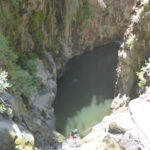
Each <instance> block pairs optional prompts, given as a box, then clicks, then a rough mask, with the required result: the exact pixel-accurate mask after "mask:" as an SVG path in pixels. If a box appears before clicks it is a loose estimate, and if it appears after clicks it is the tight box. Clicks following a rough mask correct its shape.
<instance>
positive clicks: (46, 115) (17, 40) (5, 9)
mask: <svg viewBox="0 0 150 150" xmlns="http://www.w3.org/2000/svg"><path fill="white" fill-rule="evenodd" d="M134 4H135V0H126V1H124V0H118V1H116V0H111V1H110V0H105V1H103V0H72V1H71V0H62V1H61V2H60V1H55V0H20V1H16V0H11V1H8V0H6V1H0V18H1V22H0V27H1V30H2V32H3V34H4V35H5V36H6V37H8V41H9V46H10V47H13V48H12V49H13V53H11V54H15V56H16V58H15V60H13V65H14V64H15V65H18V66H17V69H20V68H21V71H23V74H24V75H23V76H22V77H23V78H22V79H24V78H27V79H29V78H31V80H30V82H31V81H35V78H36V77H38V84H36V85H34V86H33V84H32V89H33V91H34V92H32V93H31V95H30V100H29V98H28V96H29V95H28V93H29V91H28V88H29V87H30V86H31V83H30V82H28V80H25V82H23V83H27V85H26V87H23V88H22V85H23V83H22V79H21V80H19V79H18V78H16V77H15V75H12V77H11V79H12V80H15V81H19V84H17V85H16V87H17V90H18V91H12V93H15V94H17V93H18V92H19V93H21V94H19V95H20V98H21V99H22V102H21V104H20V105H19V106H18V107H19V108H20V109H19V112H18V114H16V115H14V116H13V119H14V120H16V121H18V122H24V123H23V124H24V126H25V127H26V128H27V129H28V130H30V131H31V132H32V133H33V134H34V136H35V139H36V144H37V145H38V146H41V145H45V144H47V143H49V142H50V141H55V139H56V138H57V134H56V133H55V134H54V132H52V131H53V130H54V124H53V123H54V120H55V118H54V116H53V111H54V110H53V108H52V107H51V105H52V102H53V101H54V99H55V95H56V90H57V84H56V80H57V78H58V77H60V76H61V74H62V73H63V70H64V69H65V64H66V62H67V61H69V59H71V58H72V57H74V56H75V55H79V54H81V53H83V52H84V51H86V50H92V49H93V47H95V46H100V45H103V44H105V43H109V42H112V41H115V40H117V39H120V38H122V37H123V34H124V31H125V29H126V28H127V26H128V25H129V23H130V19H129V18H130V13H131V10H132V7H133V5H134ZM143 26H144V25H143ZM143 26H142V24H141V27H143ZM139 30H140V27H139ZM1 39H2V38H1ZM8 50H10V49H8ZM35 54H36V59H35V57H34V55H35ZM6 58H8V57H6ZM8 59H9V58H8ZM33 60H35V62H33ZM121 63H122V61H121V57H120V65H119V66H121ZM1 64H2V67H4V68H6V69H8V72H9V70H11V69H12V70H13V67H12V66H13V65H10V64H9V67H8V66H7V65H8V64H7V63H5V64H4V62H2V63H1ZM31 64H35V66H37V67H35V66H34V65H32V67H31ZM35 68H36V69H35ZM123 68H124V67H123ZM131 68H132V67H131ZM33 70H36V71H35V72H36V73H35V72H33ZM118 70H119V69H118ZM122 74H123V71H122V72H121V73H120V74H119V73H118V84H117V85H118V87H119V88H120V87H122V90H123V89H124V88H123V85H122V82H123V84H126V82H125V83H124V81H126V80H127V79H124V80H121V78H122ZM39 78H40V80H39ZM28 83H29V84H28ZM29 85H30V86H29ZM20 89H21V90H20ZM29 90H30V89H29ZM25 91H27V92H25ZM122 93H123V92H122ZM8 99H9V98H8ZM32 118H34V119H32ZM48 131H49V132H48ZM54 135H55V136H54Z"/></svg>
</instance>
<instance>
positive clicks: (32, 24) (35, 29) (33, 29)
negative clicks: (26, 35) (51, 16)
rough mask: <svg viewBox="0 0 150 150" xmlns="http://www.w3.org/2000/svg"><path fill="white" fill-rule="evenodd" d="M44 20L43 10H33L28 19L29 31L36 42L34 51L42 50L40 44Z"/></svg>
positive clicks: (42, 39) (42, 36) (42, 37)
mask: <svg viewBox="0 0 150 150" xmlns="http://www.w3.org/2000/svg"><path fill="white" fill-rule="evenodd" d="M44 20H45V14H44V12H43V11H40V12H33V14H32V15H31V16H30V19H29V32H30V33H31V35H32V38H33V40H34V42H35V43H36V51H37V52H42V45H43V41H44V34H43V31H42V24H43V22H44Z"/></svg>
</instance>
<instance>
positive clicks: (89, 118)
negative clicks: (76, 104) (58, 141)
mask: <svg viewBox="0 0 150 150" xmlns="http://www.w3.org/2000/svg"><path fill="white" fill-rule="evenodd" d="M102 101H103V102H102ZM110 104H111V100H106V99H105V101H104V99H103V98H102V97H99V98H97V97H96V95H94V96H93V98H92V100H91V103H90V104H89V105H88V106H85V107H82V108H81V110H78V111H76V112H75V115H74V116H73V117H68V118H67V122H66V128H65V130H64V132H63V133H64V135H65V136H69V135H70V131H71V130H72V129H75V128H77V129H78V130H79V131H82V132H83V131H84V130H87V129H88V128H90V127H92V126H93V125H95V124H96V123H97V122H99V121H101V120H102V118H103V117H104V116H106V115H108V114H109V113H110V109H109V107H110ZM85 133H87V132H85Z"/></svg>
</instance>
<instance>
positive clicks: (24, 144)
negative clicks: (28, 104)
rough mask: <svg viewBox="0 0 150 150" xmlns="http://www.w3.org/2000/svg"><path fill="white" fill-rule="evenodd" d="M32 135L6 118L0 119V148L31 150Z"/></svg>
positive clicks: (32, 144)
mask: <svg viewBox="0 0 150 150" xmlns="http://www.w3.org/2000/svg"><path fill="white" fill-rule="evenodd" d="M33 147H34V137H33V135H32V134H31V133H30V132H29V131H27V130H25V129H24V128H23V127H22V126H20V125H17V124H16V123H14V122H12V121H8V120H3V119H0V150H8V149H11V150H15V149H17V150H23V149H28V150H32V149H33Z"/></svg>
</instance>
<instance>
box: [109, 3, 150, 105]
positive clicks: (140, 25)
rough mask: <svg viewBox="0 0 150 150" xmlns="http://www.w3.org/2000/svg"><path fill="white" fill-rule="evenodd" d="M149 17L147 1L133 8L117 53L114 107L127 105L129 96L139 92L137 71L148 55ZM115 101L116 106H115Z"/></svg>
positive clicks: (149, 39) (149, 38) (149, 43)
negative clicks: (130, 19)
mask: <svg viewBox="0 0 150 150" xmlns="http://www.w3.org/2000/svg"><path fill="white" fill-rule="evenodd" d="M149 17H150V15H149V1H142V2H141V3H139V5H137V7H134V8H133V15H132V21H131V24H130V26H129V27H128V29H127V30H126V32H125V35H124V42H123V44H122V45H121V47H120V50H119V53H118V56H119V63H118V68H117V74H118V78H117V83H116V99H115V100H114V103H113V106H112V107H114V108H117V107H119V106H121V105H122V106H123V105H124V106H125V105H127V103H128V102H129V99H130V98H133V97H136V96H137V95H138V94H139V92H138V90H139V89H137V83H138V82H140V81H139V79H138V77H137V72H140V71H141V70H140V69H141V68H142V66H143V65H144V64H145V61H147V60H148V58H149V55H150V51H149V46H150V36H149V33H150V28H149V26H150V23H149ZM135 93H136V94H135ZM118 101H120V102H119V103H120V104H119V103H118ZM115 102H116V103H118V106H117V105H116V106H115V104H116V103H115Z"/></svg>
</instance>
